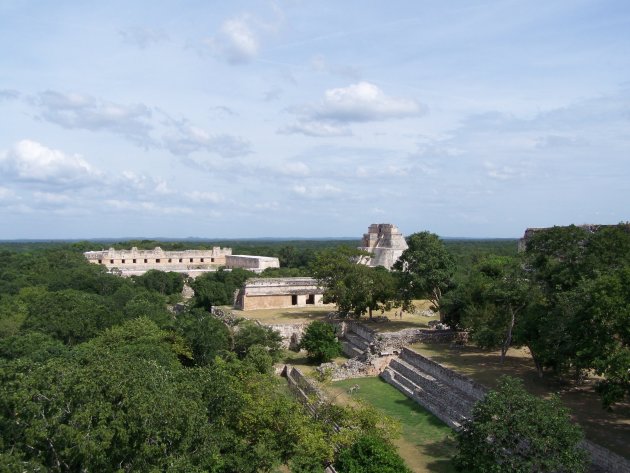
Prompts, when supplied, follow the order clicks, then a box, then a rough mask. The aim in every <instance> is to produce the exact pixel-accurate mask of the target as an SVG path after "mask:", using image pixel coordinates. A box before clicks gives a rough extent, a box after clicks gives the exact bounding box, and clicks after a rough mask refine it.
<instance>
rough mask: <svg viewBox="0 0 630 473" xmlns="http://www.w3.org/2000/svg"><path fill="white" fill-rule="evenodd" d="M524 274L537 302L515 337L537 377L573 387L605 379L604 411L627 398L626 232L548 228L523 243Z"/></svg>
mask: <svg viewBox="0 0 630 473" xmlns="http://www.w3.org/2000/svg"><path fill="white" fill-rule="evenodd" d="M525 263H526V270H527V271H528V274H529V275H530V276H531V279H532V281H533V282H534V284H535V285H536V286H537V290H538V291H540V293H541V294H542V297H541V298H540V300H539V301H537V303H536V304H534V305H532V308H531V309H530V310H528V311H527V313H526V314H525V315H526V317H524V318H523V320H522V322H521V324H520V327H519V328H518V330H517V332H518V333H517V337H518V338H519V339H521V340H524V341H526V342H527V345H528V346H529V347H530V350H531V352H532V356H533V357H534V361H535V362H536V364H537V366H539V370H540V371H542V368H543V367H547V368H551V369H553V370H554V372H555V373H556V374H558V375H560V376H566V375H568V374H570V373H572V374H573V379H574V380H575V381H578V382H579V381H580V380H581V379H582V377H583V374H584V373H585V372H587V371H588V370H591V369H593V370H595V371H596V372H598V373H599V374H601V375H603V376H604V378H605V379H604V382H603V383H601V386H600V389H601V391H602V394H603V401H604V404H605V405H606V406H608V405H610V404H611V403H612V402H615V401H618V400H621V399H623V397H624V396H627V395H628V393H629V392H630V389H629V382H628V381H629V380H628V374H627V367H628V360H629V358H630V354H629V353H628V352H629V351H630V336H629V333H628V327H629V326H630V323H629V320H630V315H629V314H630V293H629V292H628V290H627V281H628V274H629V273H630V225H629V224H619V225H614V226H606V227H575V226H569V227H554V228H551V229H545V230H543V231H539V232H536V233H535V234H534V235H533V236H532V237H531V238H530V240H529V241H528V242H527V248H526V252H525Z"/></svg>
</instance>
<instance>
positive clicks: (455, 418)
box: [381, 367, 465, 430]
mask: <svg viewBox="0 0 630 473" xmlns="http://www.w3.org/2000/svg"><path fill="white" fill-rule="evenodd" d="M381 378H383V379H384V380H385V381H386V382H387V383H389V384H391V385H392V386H394V387H395V388H396V389H398V390H399V391H400V392H402V393H403V394H404V395H405V396H407V397H408V398H410V399H412V400H414V401H415V402H417V403H418V404H420V405H421V406H422V407H424V408H425V409H426V410H428V411H429V412H431V413H432V414H433V415H435V416H436V417H437V418H438V419H440V420H441V421H442V422H444V423H445V424H447V425H448V426H449V427H451V428H453V429H455V430H459V429H460V428H461V426H462V422H463V421H464V420H465V418H464V417H463V416H462V415H461V414H460V413H457V412H455V411H453V410H452V409H450V408H449V407H448V406H447V405H444V404H443V403H442V402H440V401H439V399H438V398H436V397H435V396H433V395H431V394H429V393H428V392H426V391H424V390H423V389H422V388H420V387H418V386H417V385H416V384H415V383H414V382H413V381H411V380H410V379H408V378H406V377H405V376H403V375H402V374H400V373H399V372H397V371H395V370H393V369H391V368H389V367H388V368H385V371H383V372H382V373H381Z"/></svg>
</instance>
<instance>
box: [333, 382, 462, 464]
mask: <svg viewBox="0 0 630 473" xmlns="http://www.w3.org/2000/svg"><path fill="white" fill-rule="evenodd" d="M355 384H356V385H358V386H359V389H358V390H357V391H355V392H354V394H352V395H348V394H347V391H348V389H349V388H350V387H351V386H354V385H355ZM328 390H329V391H330V394H331V398H332V397H334V398H335V400H336V401H339V402H340V403H349V402H352V398H359V399H362V400H364V401H365V402H367V403H369V404H370V405H372V406H374V407H375V408H376V409H378V410H380V411H381V412H383V413H384V414H385V415H387V416H389V417H391V418H393V419H395V420H397V421H399V422H400V424H401V426H402V436H401V438H400V439H397V440H396V441H394V443H395V444H396V446H397V447H398V449H399V452H400V454H401V456H402V457H403V458H404V459H405V462H406V463H407V465H408V466H409V467H410V468H411V469H412V470H413V471H414V472H417V473H427V472H435V473H451V472H454V471H455V470H454V468H453V466H452V464H451V458H452V457H453V455H454V454H455V453H456V448H455V441H454V436H453V432H452V431H451V429H450V428H449V427H448V426H447V425H446V424H444V423H443V422H442V421H441V420H439V419H438V418H437V417H435V416H434V415H433V414H431V413H430V412H428V411H426V410H425V409H423V408H422V407H421V406H419V405H418V404H417V403H415V402H414V401H412V400H411V399H409V398H407V397H406V396H405V395H404V394H402V393H401V392H400V391H398V390H397V389H396V388H394V387H393V386H390V385H389V384H387V383H386V382H385V381H383V380H382V379H380V378H358V379H347V380H344V381H336V382H334V383H332V384H331V385H330V386H329V388H328Z"/></svg>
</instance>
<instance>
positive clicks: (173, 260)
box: [83, 246, 280, 278]
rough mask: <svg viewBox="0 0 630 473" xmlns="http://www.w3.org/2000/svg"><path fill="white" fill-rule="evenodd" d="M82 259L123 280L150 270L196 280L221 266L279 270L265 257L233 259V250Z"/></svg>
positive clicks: (99, 254)
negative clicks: (186, 275) (183, 274)
mask: <svg viewBox="0 0 630 473" xmlns="http://www.w3.org/2000/svg"><path fill="white" fill-rule="evenodd" d="M83 255H84V256H85V258H86V259H87V260H88V261H89V262H90V263H94V264H100V265H103V266H105V267H106V268H107V269H108V270H112V269H114V268H115V269H117V270H119V271H120V272H121V274H122V275H123V276H132V275H140V274H144V273H146V272H147V271H149V270H151V269H159V270H160V271H174V272H178V273H187V274H188V275H189V276H191V277H193V278H194V277H196V276H198V275H200V274H203V273H204V272H207V271H215V270H216V269H218V268H219V267H220V266H225V267H226V268H228V269H234V268H243V269H247V270H250V271H254V272H262V271H264V270H265V269H267V268H279V267H280V262H279V260H278V258H272V257H268V256H251V255H233V254H232V248H221V247H218V246H215V247H213V248H212V249H211V250H182V251H164V250H163V249H162V248H160V247H159V246H158V247H155V248H154V249H152V250H139V249H138V248H136V247H133V248H131V250H115V249H114V248H110V249H109V250H101V251H87V252H85V253H83Z"/></svg>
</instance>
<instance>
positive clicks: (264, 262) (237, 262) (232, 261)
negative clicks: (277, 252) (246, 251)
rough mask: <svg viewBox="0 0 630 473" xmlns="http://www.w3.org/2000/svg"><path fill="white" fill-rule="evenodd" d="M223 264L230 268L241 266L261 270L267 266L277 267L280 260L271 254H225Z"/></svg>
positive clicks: (256, 270)
mask: <svg viewBox="0 0 630 473" xmlns="http://www.w3.org/2000/svg"><path fill="white" fill-rule="evenodd" d="M225 266H226V267H227V268H230V269H234V268H243V269H248V270H250V271H255V272H262V271H264V270H265V269H267V268H279V267H280V260H278V258H273V257H271V256H251V255H227V256H226V258H225Z"/></svg>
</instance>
